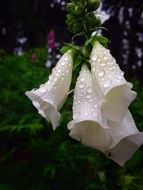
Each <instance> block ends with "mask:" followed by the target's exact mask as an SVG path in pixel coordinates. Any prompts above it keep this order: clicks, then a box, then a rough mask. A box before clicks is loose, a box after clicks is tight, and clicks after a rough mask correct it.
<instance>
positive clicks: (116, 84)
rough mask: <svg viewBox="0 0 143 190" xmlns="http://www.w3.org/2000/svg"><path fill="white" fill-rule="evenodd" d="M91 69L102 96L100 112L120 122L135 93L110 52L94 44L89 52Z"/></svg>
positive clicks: (97, 43)
mask: <svg viewBox="0 0 143 190" xmlns="http://www.w3.org/2000/svg"><path fill="white" fill-rule="evenodd" d="M90 62H91V69H92V74H93V78H94V79H96V80H97V83H98V84H99V86H100V90H101V92H102V94H103V104H102V111H103V114H104V116H105V117H106V118H108V119H110V120H113V121H116V122H118V121H121V120H122V119H123V117H124V115H125V114H126V112H127V110H128V107H129V105H130V103H131V102H132V101H133V100H134V99H135V97H136V92H134V91H132V90H131V88H132V85H130V84H129V83H128V82H127V81H126V80H125V78H124V76H123V72H122V71H121V70H120V68H119V66H118V65H117V64H116V61H115V59H114V58H113V57H112V55H111V54H110V51H109V50H108V49H106V48H104V47H103V46H102V45H101V44H100V43H99V42H96V43H95V45H94V47H93V50H92V52H91V59H90Z"/></svg>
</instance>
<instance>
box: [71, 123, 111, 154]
mask: <svg viewBox="0 0 143 190" xmlns="http://www.w3.org/2000/svg"><path fill="white" fill-rule="evenodd" d="M68 128H69V129H70V130H71V131H70V133H69V135H70V136H71V137H72V138H73V139H75V140H77V141H79V142H81V143H82V144H84V145H85V146H88V147H92V148H95V149H97V150H100V151H102V152H105V151H106V150H107V148H108V145H109V143H110V136H109V134H110V133H109V132H108V131H109V130H110V129H108V128H106V129H105V128H102V127H101V126H100V125H99V123H96V122H95V121H91V120H83V121H79V120H73V121H71V122H70V123H69V124H68ZM105 131H107V132H105Z"/></svg>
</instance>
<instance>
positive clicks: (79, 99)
mask: <svg viewBox="0 0 143 190" xmlns="http://www.w3.org/2000/svg"><path fill="white" fill-rule="evenodd" d="M104 128H106V129H104ZM68 129H69V130H70V134H69V135H70V136H71V137H72V138H74V139H76V140H78V141H81V142H82V143H83V144H84V145H87V146H90V147H93V148H96V149H99V150H102V151H105V149H106V148H107V146H108V144H109V140H110V139H109V135H108V133H105V132H104V130H109V129H108V128H107V124H106V121H104V120H103V118H102V116H101V112H100V99H99V97H98V95H97V92H96V89H93V83H92V75H91V72H90V71H89V70H88V68H87V66H86V65H83V66H82V69H81V71H80V75H79V77H78V80H77V83H76V87H75V93H74V102H73V120H72V121H71V122H70V123H69V124H68Z"/></svg>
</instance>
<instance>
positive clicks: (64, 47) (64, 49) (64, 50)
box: [60, 46, 71, 54]
mask: <svg viewBox="0 0 143 190" xmlns="http://www.w3.org/2000/svg"><path fill="white" fill-rule="evenodd" d="M70 49H71V47H69V46H63V47H62V48H61V49H60V52H61V53H62V54H65V53H66V52H67V51H68V50H70Z"/></svg>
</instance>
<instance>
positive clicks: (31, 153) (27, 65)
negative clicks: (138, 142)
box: [0, 49, 143, 190]
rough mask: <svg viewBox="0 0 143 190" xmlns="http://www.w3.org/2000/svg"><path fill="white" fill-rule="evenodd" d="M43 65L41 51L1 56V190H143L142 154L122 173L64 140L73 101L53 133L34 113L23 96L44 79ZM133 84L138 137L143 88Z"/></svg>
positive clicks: (97, 155) (46, 72) (141, 124)
mask: <svg viewBox="0 0 143 190" xmlns="http://www.w3.org/2000/svg"><path fill="white" fill-rule="evenodd" d="M46 59H47V51H46V50H45V49H34V50H30V51H29V52H28V53H26V54H24V55H23V56H9V55H6V54H5V52H3V51H0V76H1V79H0V92H1V93H0V190H19V189H21V190H72V189H73V188H74V189H75V190H79V189H82V190H96V189H97V190H115V189H116V190H119V189H121V190H135V189H136V190H142V189H143V184H142V179H143V168H142V160H143V152H142V148H141V149H140V150H139V151H138V152H137V153H136V154H135V155H134V156H133V158H132V159H131V160H130V161H128V163H127V164H126V166H125V167H124V168H121V167H119V166H118V165H116V164H115V163H113V162H112V161H110V160H109V159H106V158H105V157H104V155H103V154H102V153H100V152H98V151H96V150H94V149H91V148H88V147H85V146H83V145H81V144H80V143H78V142H76V141H74V140H72V139H71V138H70V137H69V136H68V130H67V128H66V125H67V123H68V121H70V120H71V118H72V114H71V103H72V100H71V98H72V97H71V96H72V95H70V97H69V98H68V100H67V102H66V104H65V106H64V108H63V109H62V111H61V112H62V118H61V125H60V126H59V128H58V129H57V130H56V131H54V132H53V131H52V127H51V124H49V123H47V122H46V121H45V120H44V119H43V118H42V117H41V116H40V115H39V114H38V113H37V110H36V109H35V108H34V107H33V106H32V104H31V102H30V101H29V99H28V98H27V97H26V96H25V94H24V93H25V91H27V90H31V89H32V88H36V87H38V86H39V85H40V84H41V83H43V82H45V81H46V80H47V79H48V75H49V73H50V71H49V70H48V69H46V67H45V63H46ZM133 83H134V84H135V90H136V91H137V92H138V98H137V99H136V101H135V102H134V103H133V104H132V106H131V110H132V113H133V115H134V118H135V121H136V123H137V126H138V128H139V129H140V130H142V131H143V122H142V118H143V88H142V87H141V85H140V83H139V82H138V81H137V80H135V79H134V80H133Z"/></svg>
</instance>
